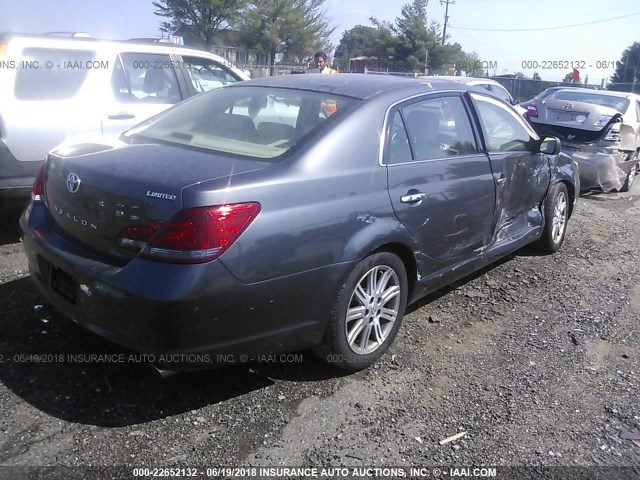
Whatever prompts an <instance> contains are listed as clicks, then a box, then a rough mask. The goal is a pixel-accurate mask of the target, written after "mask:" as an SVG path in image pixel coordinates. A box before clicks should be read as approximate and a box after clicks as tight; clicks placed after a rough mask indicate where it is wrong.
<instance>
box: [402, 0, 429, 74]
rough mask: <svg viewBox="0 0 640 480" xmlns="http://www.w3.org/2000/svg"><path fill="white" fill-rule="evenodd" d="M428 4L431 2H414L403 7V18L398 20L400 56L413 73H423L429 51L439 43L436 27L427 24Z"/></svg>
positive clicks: (420, 0) (414, 0) (427, 0)
mask: <svg viewBox="0 0 640 480" xmlns="http://www.w3.org/2000/svg"><path fill="white" fill-rule="evenodd" d="M428 4H429V0H413V3H407V4H406V5H404V6H403V7H402V10H401V14H402V16H400V17H398V18H396V26H395V31H396V33H397V35H398V55H399V56H400V57H401V58H402V59H403V60H404V61H405V62H407V64H408V67H409V69H410V70H413V71H421V70H424V69H425V68H426V67H427V63H428V55H430V54H431V52H429V51H428V49H429V47H431V48H433V47H434V45H435V43H437V39H436V38H434V28H433V27H434V25H433V24H432V25H431V28H429V27H428V23H427V5H428ZM434 40H435V42H434Z"/></svg>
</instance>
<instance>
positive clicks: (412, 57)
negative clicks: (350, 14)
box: [335, 0, 485, 76]
mask: <svg viewBox="0 0 640 480" xmlns="http://www.w3.org/2000/svg"><path fill="white" fill-rule="evenodd" d="M428 3H429V0H412V2H410V3H407V4H406V5H404V6H403V7H402V9H401V16H400V17H398V18H396V20H395V24H393V25H392V24H390V23H386V22H380V21H378V20H376V19H375V18H371V19H370V20H369V21H370V22H371V24H372V25H373V26H363V25H357V26H355V27H353V28H352V29H350V30H347V31H345V32H344V33H343V34H342V39H341V40H340V44H339V45H338V48H337V49H336V55H335V57H336V59H337V60H338V61H339V62H340V64H341V65H342V68H343V69H346V68H348V62H349V58H353V57H359V56H367V57H371V56H373V57H377V58H379V59H380V62H379V64H378V66H379V67H380V68H382V69H384V68H387V67H388V68H389V69H390V70H395V71H405V72H416V73H423V72H424V69H425V59H426V67H427V68H428V69H429V71H430V72H431V73H448V74H453V73H454V65H457V66H458V67H462V69H463V70H465V71H466V72H467V75H475V76H478V75H484V73H485V72H483V71H482V67H481V65H480V63H479V58H478V56H477V55H476V54H475V53H467V52H464V51H463V50H462V46H461V45H460V44H458V43H454V44H450V43H448V44H445V45H442V30H441V28H440V24H439V23H438V22H436V21H429V18H428V16H427V5H428Z"/></svg>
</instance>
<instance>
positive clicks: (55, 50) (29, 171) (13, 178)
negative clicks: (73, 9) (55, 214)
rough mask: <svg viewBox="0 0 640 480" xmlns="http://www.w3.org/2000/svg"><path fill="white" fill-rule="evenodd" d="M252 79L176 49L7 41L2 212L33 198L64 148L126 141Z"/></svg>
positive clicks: (206, 56)
mask: <svg viewBox="0 0 640 480" xmlns="http://www.w3.org/2000/svg"><path fill="white" fill-rule="evenodd" d="M248 78H249V77H248V76H247V75H246V74H245V73H243V72H242V71H240V70H238V69H237V68H235V67H234V66H233V65H232V64H230V63H229V62H228V61H227V60H225V59H224V58H222V57H219V56H217V55H214V54H212V53H209V52H206V51H202V50H196V49H190V48H186V47H181V46H177V45H173V44H170V43H158V42H149V43H144V42H135V43H134V42H126V41H122V42H119V41H103V40H94V39H87V38H71V37H70V38H60V37H56V36H52V35H14V34H2V35H0V208H1V207H2V206H5V205H8V204H10V203H13V202H12V200H18V201H20V202H23V201H24V199H25V198H27V196H28V195H29V192H30V191H31V187H32V185H33V180H34V178H35V176H36V174H37V172H38V169H39V168H40V166H41V165H42V163H43V161H44V158H45V156H46V154H47V152H49V150H51V149H52V148H54V147H56V146H57V145H59V144H61V143H64V142H66V141H71V140H72V139H81V138H82V137H87V136H95V135H96V134H98V135H112V134H119V133H121V132H123V131H124V130H127V129H128V128H130V127H132V126H133V125H135V124H138V123H140V122H142V121H143V120H145V119H147V118H149V117H151V116H152V115H155V114H157V113H160V112H161V111H163V110H165V109H167V108H169V107H171V106H172V105H174V104H176V103H178V102H180V101H181V100H183V99H185V98H188V97H191V96H193V95H196V94H198V93H200V92H204V91H207V90H211V89H213V88H218V87H220V86H222V85H225V84H227V83H233V82H237V81H240V80H247V79H248Z"/></svg>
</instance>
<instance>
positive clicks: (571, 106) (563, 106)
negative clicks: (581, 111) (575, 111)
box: [562, 103, 573, 110]
mask: <svg viewBox="0 0 640 480" xmlns="http://www.w3.org/2000/svg"><path fill="white" fill-rule="evenodd" d="M572 108H573V104H572V103H565V104H564V105H562V109H563V110H571V109H572Z"/></svg>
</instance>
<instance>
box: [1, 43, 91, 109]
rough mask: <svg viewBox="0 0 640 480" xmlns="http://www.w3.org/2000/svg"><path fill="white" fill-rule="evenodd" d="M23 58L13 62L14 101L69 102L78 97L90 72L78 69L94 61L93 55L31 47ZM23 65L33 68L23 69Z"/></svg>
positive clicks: (23, 54) (75, 51)
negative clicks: (15, 71)
mask: <svg viewBox="0 0 640 480" xmlns="http://www.w3.org/2000/svg"><path fill="white" fill-rule="evenodd" d="M22 56H23V60H22V61H21V62H16V65H17V66H18V69H17V70H18V71H17V73H16V81H15V96H16V98H18V99H19V100H62V99H67V98H72V97H74V96H75V95H76V94H77V93H78V91H79V90H80V88H81V87H82V85H83V83H84V81H85V79H86V77H87V74H88V73H89V69H87V68H79V67H78V66H82V67H84V66H85V65H86V64H87V63H91V61H93V60H94V59H95V58H96V52H95V51H90V50H72V49H60V48H35V47H32V48H25V49H24V51H23V52H22ZM0 57H1V54H0ZM0 65H1V63H0ZM25 65H32V67H31V68H28V67H27V68H25ZM44 66H46V68H45V67H44ZM3 88H6V87H4V86H3Z"/></svg>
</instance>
